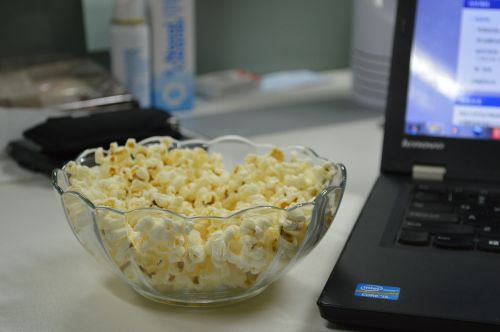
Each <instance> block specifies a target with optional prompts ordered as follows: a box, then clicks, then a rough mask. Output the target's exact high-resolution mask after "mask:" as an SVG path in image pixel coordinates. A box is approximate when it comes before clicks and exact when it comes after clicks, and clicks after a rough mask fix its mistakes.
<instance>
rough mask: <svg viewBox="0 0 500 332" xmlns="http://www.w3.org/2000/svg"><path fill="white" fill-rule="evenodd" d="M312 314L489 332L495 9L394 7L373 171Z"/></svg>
mask: <svg viewBox="0 0 500 332" xmlns="http://www.w3.org/2000/svg"><path fill="white" fill-rule="evenodd" d="M318 306H319V309H320V313H321V315H322V317H324V318H326V319H327V320H329V321H331V322H333V323H337V324H348V325H357V326H370V327H379V328H392V329H402V330H421V331H439V330H448V329H454V330H455V331H465V330H474V331H477V330H480V331H488V330H491V331H499V330H500V1H499V0H465V1H464V0H439V1H436V0H418V1H416V0H404V1H399V4H398V10H397V20H396V27H395V35H394V43H393V56H392V65H391V76H390V84H389V91H388V101H387V109H386V121H385V136H384V144H383V153H382V164H381V173H380V176H379V177H378V179H377V181H376V183H375V185H374V187H373V189H372V191H371V194H370V195H369V197H368V199H367V201H366V204H365V206H364V208H363V210H362V211H361V214H360V216H359V218H358V220H357V222H356V225H355V226H354V228H353V231H352V232H351V235H350V236H349V238H348V240H347V243H346V245H345V247H344V249H343V252H342V254H341V256H340V258H339V260H338V261H337V263H336V265H335V267H334V269H333V271H332V273H331V276H330V278H329V280H328V281H327V283H326V285H325V288H324V290H323V292H322V293H321V296H320V297H319V299H318Z"/></svg>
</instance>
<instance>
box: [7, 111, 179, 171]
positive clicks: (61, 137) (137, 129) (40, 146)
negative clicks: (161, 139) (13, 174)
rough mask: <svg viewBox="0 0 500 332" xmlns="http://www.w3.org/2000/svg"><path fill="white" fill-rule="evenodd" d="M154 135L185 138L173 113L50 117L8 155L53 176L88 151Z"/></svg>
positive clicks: (15, 142)
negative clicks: (57, 168) (65, 164)
mask: <svg viewBox="0 0 500 332" xmlns="http://www.w3.org/2000/svg"><path fill="white" fill-rule="evenodd" d="M151 136H171V137H173V138H176V139H183V138H184V136H183V135H182V134H181V133H180V131H179V127H178V122H177V119H176V118H175V117H173V116H172V115H171V114H169V113H166V112H164V111H160V110H155V109H148V110H134V109H132V110H124V111H114V112H102V113H92V114H90V115H86V116H66V117H56V118H49V119H48V120H47V121H46V122H44V123H42V124H40V125H37V126H35V127H33V128H31V129H28V130H26V131H25V132H24V138H25V139H24V140H19V141H14V142H10V143H9V145H8V147H7V152H8V154H9V155H10V156H11V157H12V158H13V159H15V160H16V161H17V162H18V163H19V164H20V165H21V166H23V167H25V168H28V169H31V170H34V171H38V172H42V173H45V174H50V173H51V172H52V170H53V169H54V168H56V167H61V165H63V164H64V163H65V162H67V161H68V160H71V159H74V158H75V157H76V156H78V154H79V153H81V152H82V151H83V150H85V149H88V148H94V147H98V146H102V147H107V146H108V145H109V144H110V143H111V142H117V143H119V144H123V143H125V141H126V140H127V138H135V139H136V140H141V139H144V138H147V137H151Z"/></svg>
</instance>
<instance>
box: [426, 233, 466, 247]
mask: <svg viewBox="0 0 500 332" xmlns="http://www.w3.org/2000/svg"><path fill="white" fill-rule="evenodd" d="M433 244H434V245H435V246H436V247H438V248H446V249H472V248H474V238H473V237H472V236H466V235H456V234H438V235H436V236H435V237H434V241H433Z"/></svg>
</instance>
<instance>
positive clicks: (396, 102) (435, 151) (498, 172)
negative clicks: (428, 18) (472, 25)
mask: <svg viewBox="0 0 500 332" xmlns="http://www.w3.org/2000/svg"><path fill="white" fill-rule="evenodd" d="M417 1H418V0H405V1H398V9H397V19H396V24H395V31H394V42H393V52H392V60H391V74H390V81H389V90H388V97H387V106H386V112H385V115H386V119H385V133H384V144H383V153H382V164H381V171H382V172H384V173H388V172H397V173H411V171H412V168H413V166H414V165H428V166H442V167H445V168H446V177H447V178H456V179H483V180H497V181H500V141H489V140H476V139H458V138H446V137H430V136H416V135H407V134H406V133H405V118H406V102H407V92H408V81H409V72H410V57H411V51H412V45H413V33H414V27H415V21H416V11H417ZM457 1H460V0H457ZM438 19H439V18H436V20H438Z"/></svg>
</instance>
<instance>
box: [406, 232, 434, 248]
mask: <svg viewBox="0 0 500 332" xmlns="http://www.w3.org/2000/svg"><path fill="white" fill-rule="evenodd" d="M429 239H430V238H429V233H428V232H422V231H413V230H404V229H403V230H402V231H401V234H400V235H399V242H400V243H403V244H410V245H415V246H426V245H428V244H429Z"/></svg>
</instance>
